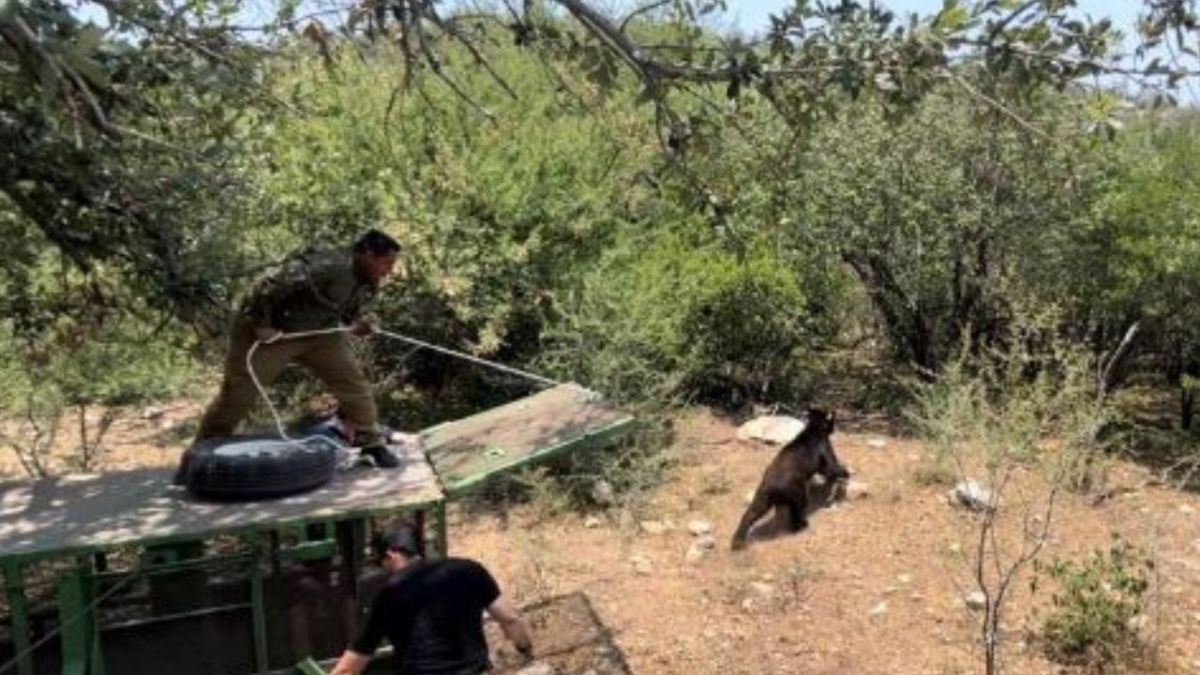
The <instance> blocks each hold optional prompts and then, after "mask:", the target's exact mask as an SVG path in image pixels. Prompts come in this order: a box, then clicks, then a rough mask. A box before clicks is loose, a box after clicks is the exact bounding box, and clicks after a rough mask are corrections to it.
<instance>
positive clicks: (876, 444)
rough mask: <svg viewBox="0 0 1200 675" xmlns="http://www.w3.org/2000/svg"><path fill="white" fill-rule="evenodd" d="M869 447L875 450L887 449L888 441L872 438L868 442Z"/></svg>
mask: <svg viewBox="0 0 1200 675" xmlns="http://www.w3.org/2000/svg"><path fill="white" fill-rule="evenodd" d="M867 447H869V448H875V449H876V450H879V449H880V448H886V447H887V441H886V440H884V439H882V438H872V439H871V440H869V441H867Z"/></svg>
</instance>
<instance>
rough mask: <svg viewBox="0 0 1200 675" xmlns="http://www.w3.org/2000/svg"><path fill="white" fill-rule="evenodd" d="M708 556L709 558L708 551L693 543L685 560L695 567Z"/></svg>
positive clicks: (685, 555)
mask: <svg viewBox="0 0 1200 675" xmlns="http://www.w3.org/2000/svg"><path fill="white" fill-rule="evenodd" d="M706 556H708V549H706V548H701V547H699V546H697V545H696V544H694V543H693V544H692V545H691V546H689V547H688V550H687V553H685V554H684V556H683V558H684V560H687V561H688V562H689V563H692V564H693V565H695V564H696V563H699V562H700V561H701V560H704V558H705V557H706Z"/></svg>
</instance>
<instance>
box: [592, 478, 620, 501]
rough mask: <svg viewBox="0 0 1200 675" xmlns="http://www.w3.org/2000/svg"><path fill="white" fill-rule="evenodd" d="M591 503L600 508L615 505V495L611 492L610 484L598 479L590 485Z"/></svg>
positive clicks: (614, 492)
mask: <svg viewBox="0 0 1200 675" xmlns="http://www.w3.org/2000/svg"><path fill="white" fill-rule="evenodd" d="M592 501H594V502H596V503H597V504H599V505H600V506H612V505H613V504H616V503H617V493H616V491H615V490H613V486H612V483H609V482H608V481H606V480H604V479H598V480H597V481H596V482H595V483H592Z"/></svg>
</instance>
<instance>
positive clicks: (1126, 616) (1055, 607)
mask: <svg viewBox="0 0 1200 675" xmlns="http://www.w3.org/2000/svg"><path fill="white" fill-rule="evenodd" d="M1153 568H1154V565H1153V561H1152V560H1150V558H1149V557H1148V556H1147V554H1146V552H1145V551H1143V550H1142V549H1141V548H1138V547H1136V546H1133V545H1131V544H1130V543H1128V542H1126V541H1124V540H1122V539H1121V538H1120V537H1118V536H1115V535H1114V537H1113V541H1112V544H1111V545H1110V546H1109V547H1108V549H1105V550H1098V551H1094V552H1093V553H1092V555H1091V556H1090V557H1089V558H1088V559H1086V560H1084V561H1081V562H1074V561H1064V560H1056V561H1054V562H1052V563H1038V562H1037V561H1035V562H1034V570H1035V574H1036V573H1041V574H1045V575H1046V576H1047V577H1049V578H1050V579H1052V580H1053V581H1054V582H1056V584H1057V587H1058V588H1057V592H1055V594H1054V596H1053V598H1052V600H1051V610H1050V614H1049V616H1047V617H1046V620H1045V622H1044V623H1043V624H1042V629H1041V638H1042V640H1043V641H1044V645H1045V649H1046V653H1047V654H1048V655H1049V656H1050V657H1051V658H1053V659H1054V660H1056V661H1060V662H1064V663H1079V662H1081V661H1086V662H1091V663H1108V662H1111V661H1113V660H1115V659H1117V658H1119V657H1120V656H1121V654H1122V653H1124V652H1126V651H1127V650H1128V649H1129V648H1131V647H1134V646H1136V644H1137V639H1138V637H1137V633H1136V631H1135V630H1134V627H1133V623H1134V618H1135V617H1137V616H1139V615H1140V614H1142V612H1143V611H1144V610H1145V609H1146V591H1147V589H1148V588H1149V586H1150V575H1151V573H1152V571H1153ZM1037 578H1038V577H1037V576H1035V577H1034V588H1035V589H1036V582H1037Z"/></svg>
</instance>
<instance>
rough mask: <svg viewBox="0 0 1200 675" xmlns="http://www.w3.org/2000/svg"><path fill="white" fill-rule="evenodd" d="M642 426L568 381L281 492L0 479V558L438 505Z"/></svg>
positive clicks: (107, 480) (101, 478)
mask: <svg viewBox="0 0 1200 675" xmlns="http://www.w3.org/2000/svg"><path fill="white" fill-rule="evenodd" d="M633 424H634V418H633V417H632V416H630V415H629V414H627V413H625V412H622V411H620V410H617V409H614V408H612V407H610V406H609V405H607V404H605V403H604V402H603V401H602V400H601V399H600V397H599V396H597V395H596V394H595V393H594V392H591V391H589V390H587V389H584V388H582V387H579V386H577V385H573V384H566V385H560V386H557V387H554V388H551V389H547V390H545V391H542V392H540V393H537V394H534V395H532V396H529V397H526V398H523V399H520V400H517V401H514V402H512V403H509V404H505V405H502V406H499V407H497V408H493V409H491V410H487V411H484V412H482V413H479V414H476V415H473V416H470V417H467V418H464V419H461V420H456V421H453V422H447V423H444V424H440V425H437V426H435V427H432V428H430V429H427V430H425V431H423V432H422V433H421V437H422V440H423V446H424V447H423V450H422V449H416V448H405V447H400V446H395V447H393V451H395V452H397V453H399V454H401V455H402V466H401V467H400V468H398V469H391V470H376V469H361V468H360V469H353V470H350V471H346V472H339V474H338V475H337V476H336V477H335V478H334V479H333V480H332V481H331V482H329V483H327V484H326V485H324V486H323V487H321V488H319V489H317V490H314V491H312V492H306V493H304V494H299V495H294V496H291V497H285V498H282V499H275V500H268V501H256V502H239V503H214V502H205V501H200V500H198V499H196V498H194V497H192V496H191V495H190V494H188V493H187V491H186V490H184V489H183V488H182V487H178V486H174V485H172V483H171V479H172V476H173V473H174V472H173V470H170V469H137V470H131V471H114V472H109V473H103V474H88V475H70V476H61V477H56V478H50V479H44V480H38V481H23V482H13V483H3V484H0V559H6V560H14V559H20V560H25V561H29V560H36V559H40V558H47V557H58V556H63V555H75V554H83V553H88V552H92V551H101V550H111V549H114V548H119V547H121V546H124V545H131V544H135V543H136V544H138V545H150V544H156V543H168V542H171V541H180V540H189V539H198V538H203V537H209V536H215V535H220V534H237V533H240V532H248V531H252V530H260V529H265V528H274V527H282V526H289V525H293V524H303V523H305V522H309V521H314V520H332V519H340V518H353V517H363V516H372V515H375V514H384V513H388V512H394V511H396V510H398V509H404V508H411V507H417V506H422V505H430V504H436V503H439V502H442V501H444V500H445V499H446V498H447V497H453V496H455V495H458V494H462V493H466V492H469V491H471V490H474V489H476V488H478V487H480V486H482V485H483V484H484V483H485V482H486V481H487V480H488V479H489V478H492V477H495V476H497V475H501V474H503V473H505V472H507V471H511V470H514V469H517V468H520V467H523V466H527V465H530V464H532V463H535V462H538V461H542V460H546V459H549V458H552V457H556V456H562V455H565V454H567V453H570V452H574V451H577V450H582V449H586V448H595V447H599V446H602V445H605V444H608V443H611V442H613V441H614V440H615V439H616V437H618V436H619V435H621V434H623V433H625V432H627V431H628V430H630V429H631V427H632V425H633Z"/></svg>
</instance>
